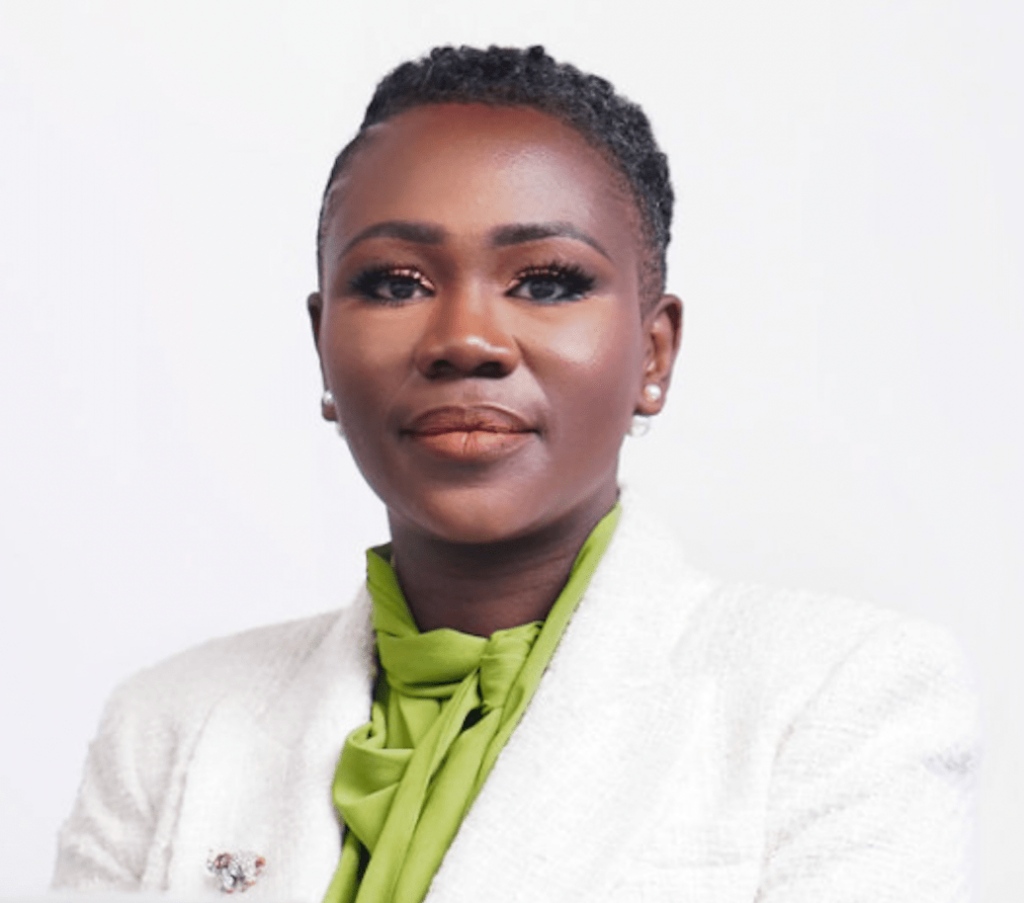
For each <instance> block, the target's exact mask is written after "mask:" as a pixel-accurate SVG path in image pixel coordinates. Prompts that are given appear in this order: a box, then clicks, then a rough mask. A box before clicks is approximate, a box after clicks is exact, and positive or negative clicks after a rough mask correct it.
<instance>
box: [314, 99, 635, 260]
mask: <svg viewBox="0 0 1024 903" xmlns="http://www.w3.org/2000/svg"><path fill="white" fill-rule="evenodd" d="M326 214H327V219H328V222H327V223H326V224H325V225H326V227H327V229H326V232H327V235H326V237H327V244H328V246H329V247H330V246H333V248H334V250H335V251H336V250H337V249H338V248H339V247H343V246H344V244H345V242H346V240H347V238H348V237H351V236H353V235H355V234H358V233H359V232H360V231H362V230H363V229H366V228H368V227H370V226H372V225H374V224H375V223H377V222H385V221H389V220H412V221H420V222H422V221H428V222H432V223H436V224H438V225H440V226H442V227H444V228H446V229H448V230H450V231H452V232H455V233H458V234H460V235H471V234H474V233H477V232H479V233H480V234H483V233H486V232H488V231H489V230H490V229H493V228H494V227H495V226H502V225H508V224H513V223H531V222H538V223H540V222H568V223H571V224H573V225H574V226H576V227H578V228H579V229H581V230H583V231H586V232H588V233H590V234H594V235H595V236H596V237H598V240H599V241H601V243H602V244H603V245H605V246H608V247H609V248H610V249H611V248H614V249H615V253H616V254H617V255H618V256H621V257H630V256H633V257H635V255H636V253H637V246H638V241H639V229H640V226H639V214H638V212H637V210H636V205H635V203H634V201H633V200H632V196H631V195H630V193H629V191H628V188H627V186H626V184H625V180H624V178H623V177H622V175H621V174H620V173H619V172H618V171H617V170H616V169H615V168H614V167H613V166H612V165H611V164H610V163H608V161H607V160H606V159H605V158H604V157H603V156H602V155H601V153H600V152H599V151H597V150H596V149H595V148H593V147H592V146H591V145H590V144H588V143H587V141H586V140H585V139H584V138H583V137H582V136H581V135H580V134H579V133H578V132H577V131H576V130H575V129H573V128H571V127H569V126H567V125H565V124H564V123H563V122H561V121H560V120H558V119H556V118H555V117H553V116H549V115H547V114H545V113H541V112H539V111H537V110H534V109H531V108H525V107H495V106H487V105H483V104H437V105H429V106H422V107H416V108H413V109H411V110H408V111H406V112H404V113H401V114H399V115H397V116H395V117H393V118H392V119H389V120H387V121H386V122H383V123H379V124H378V125H375V126H372V127H371V128H370V129H368V130H367V132H366V133H365V134H364V139H363V141H362V143H361V145H360V147H359V148H358V150H357V151H356V153H355V154H354V156H353V158H352V159H351V160H350V161H349V163H348V165H347V166H346V168H345V170H344V171H343V172H342V174H341V175H340V176H339V178H338V179H337V180H336V181H335V183H334V185H333V187H332V189H331V192H330V195H329V198H328V204H327V209H326ZM625 262H626V261H625V260H623V263H625Z"/></svg>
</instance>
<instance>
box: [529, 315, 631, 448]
mask: <svg viewBox="0 0 1024 903" xmlns="http://www.w3.org/2000/svg"><path fill="white" fill-rule="evenodd" d="M629 313H632V311H630V312H629ZM557 348H558V355H557V359H555V360H552V361H551V362H550V363H551V366H552V369H553V370H554V367H556V366H557V367H558V373H557V374H553V375H552V377H551V379H549V380H547V381H546V382H547V383H548V391H549V393H550V396H551V398H550V400H551V401H552V403H554V404H556V405H557V407H558V408H559V418H558V421H556V423H555V424H553V429H555V430H557V429H559V421H560V424H561V429H563V430H564V432H565V434H566V435H565V436H563V437H562V438H571V439H572V441H573V442H574V444H579V443H592V442H598V443H602V444H603V445H605V444H614V445H616V446H617V444H618V443H619V442H620V441H621V439H622V437H623V435H624V434H625V432H626V430H627V429H629V425H630V423H631V422H632V415H633V411H634V408H635V405H636V383H637V380H638V378H639V377H638V374H639V373H640V369H641V364H642V348H641V343H640V318H639V315H638V314H637V315H636V316H628V315H621V314H620V315H618V316H615V317H600V318H596V317H595V318H592V319H590V320H586V321H581V322H577V323H576V324H574V325H573V326H572V327H567V328H565V329H564V330H561V331H560V335H559V337H558V343H557Z"/></svg>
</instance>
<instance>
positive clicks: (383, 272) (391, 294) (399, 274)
mask: <svg viewBox="0 0 1024 903" xmlns="http://www.w3.org/2000/svg"><path fill="white" fill-rule="evenodd" d="M349 287H350V288H351V290H352V291H353V292H354V293H355V294H357V295H362V296H363V297H364V298H367V299H368V300H371V301H381V302H383V303H385V304H402V303H403V302H405V301H412V300H414V299H416V298H427V297H430V296H431V295H432V294H433V293H434V285H433V283H432V282H431V281H430V280H429V279H427V277H426V276H424V275H423V273H421V272H420V271H419V270H417V269H415V268H414V267H400V266H381V267H372V268H371V269H368V270H363V271H362V272H361V273H359V274H358V275H357V276H356V277H355V278H354V279H353V280H352V281H351V283H350V284H349Z"/></svg>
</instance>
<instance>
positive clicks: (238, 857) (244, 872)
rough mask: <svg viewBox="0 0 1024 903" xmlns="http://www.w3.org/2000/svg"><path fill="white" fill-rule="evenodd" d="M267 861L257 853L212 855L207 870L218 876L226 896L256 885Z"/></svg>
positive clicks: (208, 859) (244, 852)
mask: <svg viewBox="0 0 1024 903" xmlns="http://www.w3.org/2000/svg"><path fill="white" fill-rule="evenodd" d="M266 864H267V860H266V859H264V858H263V857H262V856H260V855H259V854H257V853H252V852H249V851H248V850H244V851H242V852H240V853H217V854H216V855H214V854H213V853H211V854H210V855H209V857H208V858H207V860H206V868H207V870H208V871H209V872H211V873H212V874H214V875H216V876H217V880H218V881H220V889H221V890H222V891H223V892H224V893H226V894H233V893H235V891H246V890H248V889H249V888H250V887H252V886H253V885H254V884H255V883H256V879H257V878H258V877H259V876H260V873H261V872H262V871H263V869H264V867H265V866H266Z"/></svg>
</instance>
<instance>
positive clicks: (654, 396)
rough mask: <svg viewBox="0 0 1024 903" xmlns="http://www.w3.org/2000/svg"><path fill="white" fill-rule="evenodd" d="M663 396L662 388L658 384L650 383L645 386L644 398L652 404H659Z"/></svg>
mask: <svg viewBox="0 0 1024 903" xmlns="http://www.w3.org/2000/svg"><path fill="white" fill-rule="evenodd" d="M662 394H663V393H662V391H661V386H659V385H658V384H657V383H648V384H647V385H646V386H644V398H645V399H646V400H647V401H649V402H650V403H651V404H657V403H658V402H659V401H661V396H662Z"/></svg>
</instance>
